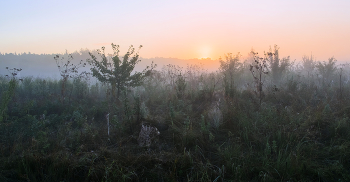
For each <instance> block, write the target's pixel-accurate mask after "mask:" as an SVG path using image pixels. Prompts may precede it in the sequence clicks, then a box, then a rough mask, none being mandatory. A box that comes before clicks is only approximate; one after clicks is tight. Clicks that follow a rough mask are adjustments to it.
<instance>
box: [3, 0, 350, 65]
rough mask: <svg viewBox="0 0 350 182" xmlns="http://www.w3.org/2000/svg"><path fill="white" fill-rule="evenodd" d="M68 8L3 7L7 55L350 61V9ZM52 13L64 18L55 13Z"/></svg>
mask: <svg viewBox="0 0 350 182" xmlns="http://www.w3.org/2000/svg"><path fill="white" fill-rule="evenodd" d="M62 1H63V2H62ZM62 1H57V2H51V1H42V2H40V3H39V2H36V3H28V2H26V1H23V3H13V2H12V1H7V2H4V3H5V4H4V6H1V7H0V17H7V18H6V19H3V20H0V24H1V29H0V40H1V41H0V53H2V54H3V53H15V52H16V53H23V52H26V53H28V52H31V53H36V54H42V53H45V54H57V53H64V52H65V51H66V50H67V51H68V52H74V51H79V50H80V49H85V48H87V49H89V50H94V49H100V48H101V47H102V46H105V47H106V52H107V53H108V51H111V46H110V43H114V44H117V45H120V54H125V53H126V52H127V49H128V48H129V46H130V45H134V47H136V48H137V47H138V46H139V45H143V48H142V49H141V50H140V56H141V57H143V58H155V57H164V58H169V57H171V58H179V59H186V60H190V59H195V58H197V59H202V58H211V59H212V60H218V59H219V58H220V57H222V58H224V57H225V54H227V53H232V54H237V53H238V52H240V54H241V55H242V56H243V57H244V56H246V55H248V53H249V52H250V51H251V49H254V50H255V51H257V52H259V54H261V55H262V54H263V53H264V51H269V47H270V46H271V47H273V46H274V45H275V44H277V45H278V46H279V47H280V56H281V57H286V56H290V58H291V60H297V61H298V60H301V59H302V56H304V55H310V54H311V53H312V54H313V55H314V56H315V57H316V58H317V60H320V61H324V60H327V59H328V58H330V57H332V56H334V57H335V58H336V59H337V60H340V61H350V52H349V47H350V42H349V40H350V33H349V32H350V18H348V17H350V11H348V9H347V7H349V6H350V1H337V2H336V3H334V2H333V1H326V0H318V1H316V0H310V1H302V0H295V1H277V0H267V1H264V2H261V3H260V2H251V1H239V2H238V1H226V0H223V1H199V0H193V1H183V0H179V1H174V2H169V1H164V2H163V1H152V0H149V1H137V2H131V1H130V2H129V1H125V2H118V3H117V2H107V1H106V2H95V1H91V2H86V3H80V2H78V1H66V0H62ZM66 3H69V4H70V6H68V7H67V6H66ZM32 4H35V5H33V6H31V7H32V8H27V5H32ZM53 6H54V7H56V9H61V10H62V11H57V12H56V11H55V12H52V11H51V8H48V7H53ZM4 7H6V8H4ZM267 10H268V11H267ZM33 12H36V13H33ZM91 12H93V13H91ZM121 15H123V16H121ZM14 22H16V23H14Z"/></svg>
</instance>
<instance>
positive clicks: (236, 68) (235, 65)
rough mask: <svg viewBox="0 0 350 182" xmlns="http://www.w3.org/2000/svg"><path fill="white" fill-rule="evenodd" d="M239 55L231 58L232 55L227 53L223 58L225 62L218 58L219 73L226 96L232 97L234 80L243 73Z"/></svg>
mask: <svg viewBox="0 0 350 182" xmlns="http://www.w3.org/2000/svg"><path fill="white" fill-rule="evenodd" d="M240 56H241V55H240V54H239V53H237V55H235V56H233V55H232V53H229V54H227V55H226V56H225V58H226V61H224V60H222V59H221V58H220V60H219V61H220V71H221V72H222V74H223V75H224V76H223V81H224V88H225V93H226V95H227V96H230V97H233V96H234V92H235V85H234V82H235V79H237V77H239V76H240V75H241V73H242V72H243V69H242V68H243V65H242V63H241V62H240V61H239V57H240Z"/></svg>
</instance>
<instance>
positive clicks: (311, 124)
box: [0, 47, 350, 182]
mask: <svg viewBox="0 0 350 182" xmlns="http://www.w3.org/2000/svg"><path fill="white" fill-rule="evenodd" d="M113 48H114V50H115V51H116V52H115V53H116V54H115V55H114V57H113V59H112V58H110V59H109V58H108V57H104V53H103V52H100V55H95V56H94V55H91V60H90V61H89V63H91V64H92V65H93V66H94V70H92V74H91V75H92V76H94V77H96V78H98V79H99V80H100V81H101V82H92V81H89V80H87V79H86V78H87V77H89V73H84V74H80V73H79V74H78V72H76V70H77V69H78V68H79V66H82V65H84V63H80V64H79V65H71V64H60V63H66V62H64V61H65V60H66V59H61V58H60V57H59V56H57V57H55V59H56V61H57V65H58V66H59V71H60V73H61V76H62V79H61V80H50V79H43V78H32V77H26V78H17V77H16V73H17V72H19V71H21V70H20V69H18V68H17V69H11V68H8V69H9V75H8V76H5V75H2V76H0V96H1V105H0V112H1V113H0V181H31V182H34V181H350V140H349V139H350V133H349V131H350V120H349V117H350V100H349V98H350V84H349V83H348V81H349V72H348V71H349V67H348V66H347V65H340V64H336V60H335V59H334V58H330V59H329V60H328V61H327V62H316V61H314V60H313V58H312V57H304V58H303V60H302V61H301V63H300V64H295V63H293V62H291V61H290V60H289V58H279V56H278V48H277V47H275V49H273V50H270V52H267V53H266V54H264V55H261V56H259V54H257V53H254V52H252V53H251V57H250V58H249V59H247V60H240V59H239V55H236V56H235V55H232V54H228V55H227V56H226V58H225V59H223V60H221V67H220V71H218V72H216V73H207V72H205V71H204V70H202V69H201V68H200V66H188V67H187V68H179V67H177V66H174V65H168V66H166V67H163V68H161V69H159V71H156V70H154V69H153V67H150V68H148V69H146V70H145V71H144V72H141V73H132V74H130V73H131V72H125V71H124V72H118V69H117V68H120V69H121V70H131V71H132V70H133V64H134V65H135V64H137V62H138V61H137V58H138V55H137V54H135V53H134V50H133V49H131V50H129V51H130V52H129V53H128V54H126V55H125V56H124V57H122V59H119V58H118V57H119V55H118V54H117V52H118V48H117V47H113ZM129 59H130V60H129ZM104 60H105V61H106V63H107V62H108V60H109V61H112V63H113V64H118V65H119V67H118V66H115V65H114V66H113V64H104ZM60 61H63V62H60ZM68 61H70V59H68V60H67V62H68ZM94 61H95V62H94ZM133 61H134V62H133ZM99 63H101V64H100V65H98V64H99ZM69 65H70V66H69ZM123 65H124V67H123ZM128 66H129V67H128ZM104 68H105V69H104ZM108 70H110V72H108ZM117 72H118V73H117ZM108 74H110V76H106V75H108ZM91 75H90V76H91ZM113 75H114V76H113ZM122 75H124V76H122ZM135 75H136V76H135ZM143 125H147V126H149V127H156V128H157V129H158V130H159V132H160V134H159V135H155V136H154V137H151V135H150V138H149V141H150V145H142V143H140V140H141V139H142V138H141V139H140V137H139V134H140V131H142V130H141V129H142V127H143ZM146 135H147V134H146Z"/></svg>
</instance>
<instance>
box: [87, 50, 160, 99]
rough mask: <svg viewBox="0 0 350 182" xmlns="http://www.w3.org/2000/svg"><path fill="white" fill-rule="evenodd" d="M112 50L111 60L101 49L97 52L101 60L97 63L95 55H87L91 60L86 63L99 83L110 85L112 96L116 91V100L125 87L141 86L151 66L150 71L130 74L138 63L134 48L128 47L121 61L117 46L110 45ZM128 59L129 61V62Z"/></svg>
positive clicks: (137, 55)
mask: <svg viewBox="0 0 350 182" xmlns="http://www.w3.org/2000/svg"><path fill="white" fill-rule="evenodd" d="M141 47H142V46H140V48H141ZM112 48H113V57H112V58H111V59H109V58H108V56H106V54H105V47H102V51H101V50H98V51H97V53H98V54H99V55H100V56H101V58H102V60H101V61H99V60H98V59H97V57H96V56H95V55H93V54H92V53H89V54H90V56H91V59H89V60H88V62H89V63H90V65H92V66H93V67H92V68H91V71H92V75H93V76H94V77H96V78H97V79H98V80H99V81H100V82H103V83H109V84H111V86H112V94H113V96H114V94H115V89H116V92H117V95H116V99H119V96H120V94H121V91H122V90H123V89H125V88H126V87H135V86H139V85H141V83H142V81H143V79H144V78H145V76H147V73H149V71H150V70H152V69H153V66H151V69H149V67H147V68H146V69H145V70H144V71H143V72H134V73H133V74H132V72H133V71H134V68H135V66H136V64H137V63H139V62H140V60H139V54H138V53H135V48H134V47H133V46H130V47H129V50H128V52H127V53H126V54H125V55H124V56H123V58H122V60H121V59H120V57H119V46H117V45H115V44H113V43H112ZM130 57H131V59H130V60H129V58H130Z"/></svg>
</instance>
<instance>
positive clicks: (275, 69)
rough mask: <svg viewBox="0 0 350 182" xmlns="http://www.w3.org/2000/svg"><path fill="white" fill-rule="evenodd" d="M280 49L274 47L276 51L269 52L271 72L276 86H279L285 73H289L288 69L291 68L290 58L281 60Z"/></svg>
mask: <svg viewBox="0 0 350 182" xmlns="http://www.w3.org/2000/svg"><path fill="white" fill-rule="evenodd" d="M278 50H279V47H278V46H277V45H275V46H274V50H272V49H271V48H270V52H267V57H268V58H267V60H268V62H269V65H270V70H271V71H270V72H271V75H272V79H273V81H274V83H275V84H278V83H279V82H280V80H281V78H282V76H283V73H284V72H286V71H287V69H288V67H290V66H291V63H290V61H289V57H287V58H283V59H280V58H279V52H278Z"/></svg>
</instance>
